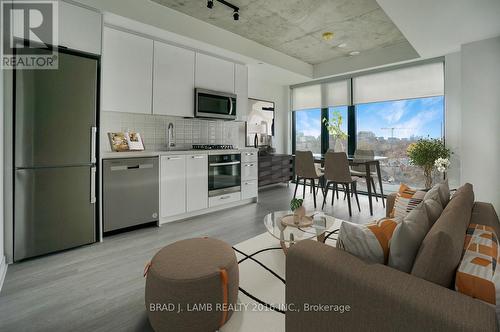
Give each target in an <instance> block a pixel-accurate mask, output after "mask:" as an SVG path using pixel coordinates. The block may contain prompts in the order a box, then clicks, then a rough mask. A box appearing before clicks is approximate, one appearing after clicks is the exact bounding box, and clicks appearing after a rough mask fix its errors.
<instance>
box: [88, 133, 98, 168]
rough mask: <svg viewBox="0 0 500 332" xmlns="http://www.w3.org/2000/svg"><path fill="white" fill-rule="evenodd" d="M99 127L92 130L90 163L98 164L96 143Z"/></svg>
mask: <svg viewBox="0 0 500 332" xmlns="http://www.w3.org/2000/svg"><path fill="white" fill-rule="evenodd" d="M96 137H97V127H91V128H90V138H91V139H90V162H91V163H92V164H95V163H96V142H97V139H96Z"/></svg>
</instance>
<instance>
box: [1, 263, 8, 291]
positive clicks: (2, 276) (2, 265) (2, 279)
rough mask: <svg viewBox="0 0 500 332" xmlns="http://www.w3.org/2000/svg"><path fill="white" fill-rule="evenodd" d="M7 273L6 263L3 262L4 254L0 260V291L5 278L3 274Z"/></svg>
mask: <svg viewBox="0 0 500 332" xmlns="http://www.w3.org/2000/svg"><path fill="white" fill-rule="evenodd" d="M6 274H7V263H5V256H2V260H1V261H0V292H1V291H2V286H3V281H4V280H5V275H6Z"/></svg>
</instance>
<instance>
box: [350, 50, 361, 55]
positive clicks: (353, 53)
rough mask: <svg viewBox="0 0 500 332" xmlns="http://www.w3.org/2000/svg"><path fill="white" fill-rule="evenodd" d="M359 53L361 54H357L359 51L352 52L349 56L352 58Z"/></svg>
mask: <svg viewBox="0 0 500 332" xmlns="http://www.w3.org/2000/svg"><path fill="white" fill-rule="evenodd" d="M359 53H361V52H359V51H352V52H350V53H349V55H350V56H354V55H359Z"/></svg>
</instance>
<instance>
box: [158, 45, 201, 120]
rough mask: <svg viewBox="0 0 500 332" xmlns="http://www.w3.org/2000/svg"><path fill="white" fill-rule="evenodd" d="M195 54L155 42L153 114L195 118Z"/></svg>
mask: <svg viewBox="0 0 500 332" xmlns="http://www.w3.org/2000/svg"><path fill="white" fill-rule="evenodd" d="M194 60H195V53H194V52H193V51H191V50H187V49H184V48H180V47H175V46H172V45H169V44H165V43H161V42H157V41H155V42H154V70H153V75H154V78H153V82H154V83H153V113H154V114H164V115H175V116H182V117H193V116H194Z"/></svg>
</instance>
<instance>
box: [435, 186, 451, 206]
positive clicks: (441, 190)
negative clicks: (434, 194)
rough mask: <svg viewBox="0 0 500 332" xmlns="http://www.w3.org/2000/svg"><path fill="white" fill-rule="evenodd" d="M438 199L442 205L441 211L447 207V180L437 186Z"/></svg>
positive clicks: (448, 196) (448, 187) (448, 199)
mask: <svg viewBox="0 0 500 332" xmlns="http://www.w3.org/2000/svg"><path fill="white" fill-rule="evenodd" d="M437 187H438V192H439V198H440V199H441V204H443V209H444V208H445V207H446V205H448V202H449V201H450V186H449V185H448V179H446V180H444V181H443V182H441V183H440V184H438V186H437Z"/></svg>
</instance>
